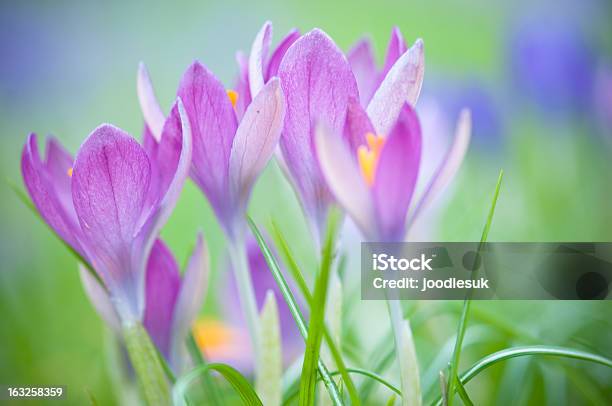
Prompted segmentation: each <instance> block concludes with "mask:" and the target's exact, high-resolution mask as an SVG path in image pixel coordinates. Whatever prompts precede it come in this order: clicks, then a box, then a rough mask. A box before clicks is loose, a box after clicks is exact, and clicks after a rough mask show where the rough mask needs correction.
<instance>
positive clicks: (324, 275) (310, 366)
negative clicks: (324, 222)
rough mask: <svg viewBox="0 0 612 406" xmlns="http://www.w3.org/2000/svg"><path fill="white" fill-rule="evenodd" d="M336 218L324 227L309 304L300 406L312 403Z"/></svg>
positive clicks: (321, 338) (323, 324)
mask: <svg viewBox="0 0 612 406" xmlns="http://www.w3.org/2000/svg"><path fill="white" fill-rule="evenodd" d="M337 225H338V221H337V219H335V218H333V217H332V218H331V219H330V222H329V225H328V227H327V236H326V238H325V245H324V247H323V255H322V259H321V268H320V270H319V274H318V275H317V279H316V282H315V288H314V294H313V296H312V304H311V307H310V322H309V324H308V337H307V338H306V348H305V349H304V363H303V364H302V376H301V378H300V398H299V404H300V405H301V406H310V405H313V404H314V403H315V388H316V383H317V364H318V362H319V355H320V353H321V342H322V341H323V330H324V326H325V302H326V300H327V290H328V286H329V276H330V273H331V267H332V262H333V256H334V252H333V251H334V243H335V237H336V229H337Z"/></svg>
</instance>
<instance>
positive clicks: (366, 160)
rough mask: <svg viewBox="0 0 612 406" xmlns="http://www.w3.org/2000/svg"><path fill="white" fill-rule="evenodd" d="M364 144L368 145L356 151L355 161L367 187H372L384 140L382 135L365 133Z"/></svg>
mask: <svg viewBox="0 0 612 406" xmlns="http://www.w3.org/2000/svg"><path fill="white" fill-rule="evenodd" d="M366 142H367V144H368V145H367V146H366V145H361V146H360V147H359V148H358V149H357V159H358V162H359V168H360V169H361V175H362V176H363V178H364V179H365V181H366V183H367V184H368V186H372V185H373V184H374V175H375V174H376V167H377V165H378V158H380V152H381V151H382V147H383V145H384V144H385V139H384V138H383V136H382V135H375V134H372V133H367V134H366Z"/></svg>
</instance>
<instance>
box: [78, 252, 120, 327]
mask: <svg viewBox="0 0 612 406" xmlns="http://www.w3.org/2000/svg"><path fill="white" fill-rule="evenodd" d="M79 275H80V276H81V283H82V284H83V289H85V294H86V295H87V297H88V298H89V301H90V302H91V304H92V305H93V307H94V309H95V310H96V312H98V314H99V315H100V317H102V320H104V322H105V323H106V324H108V326H109V327H110V328H111V330H113V332H115V333H116V334H118V335H121V321H120V320H119V316H117V312H116V311H115V308H114V307H113V303H112V302H111V300H110V297H109V296H108V292H107V291H106V289H104V287H103V286H102V285H100V282H98V280H97V279H96V278H94V277H93V276H92V275H91V272H90V271H89V270H88V269H86V268H85V265H83V264H81V263H79Z"/></svg>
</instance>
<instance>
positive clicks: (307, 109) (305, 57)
mask: <svg viewBox="0 0 612 406" xmlns="http://www.w3.org/2000/svg"><path fill="white" fill-rule="evenodd" d="M398 49H402V48H401V47H400V46H398ZM397 52H399V51H397ZM422 73H423V46H422V42H421V41H420V40H417V42H416V43H415V45H414V46H413V47H412V48H411V49H409V50H407V51H406V52H404V53H403V54H402V55H401V56H400V57H399V58H398V59H397V60H396V61H395V63H393V64H392V67H391V68H390V69H389V70H388V72H387V74H386V76H385V77H384V79H383V80H382V83H381V84H380V86H378V88H377V89H376V91H375V93H374V95H373V96H372V98H371V101H370V102H369V104H368V108H367V112H368V115H369V117H370V118H371V120H372V124H371V125H370V127H372V125H373V127H374V128H375V129H376V133H377V134H387V133H388V132H389V131H390V130H391V126H392V125H393V123H394V122H395V121H396V119H397V117H398V116H399V114H400V110H401V108H402V105H403V104H404V103H405V102H406V101H408V102H410V103H412V104H414V103H415V102H416V99H417V97H418V93H419V91H420V88H421V81H422V77H423V76H422ZM278 74H279V77H280V79H281V86H282V87H283V90H284V93H285V97H286V102H287V114H286V116H285V126H284V129H283V135H282V137H281V140H280V146H281V151H282V154H283V158H284V162H285V165H286V167H287V172H288V175H289V177H290V178H291V180H292V183H293V185H294V187H295V189H296V192H297V194H298V196H299V197H300V201H301V203H302V206H303V208H304V212H305V213H306V217H307V219H308V221H309V223H310V226H311V229H312V230H313V235H314V237H315V239H320V236H321V230H322V226H323V224H324V222H325V219H326V217H327V212H328V208H329V205H330V204H331V203H332V202H333V197H332V194H331V193H330V191H329V188H328V186H327V183H326V181H325V178H324V177H323V174H322V173H321V169H320V167H319V162H318V159H317V156H316V152H315V146H314V133H315V123H322V124H324V125H325V126H326V127H327V128H328V129H329V132H328V134H330V136H333V137H336V136H338V137H340V136H343V137H345V138H347V141H348V142H349V144H351V145H353V140H352V137H353V134H354V133H355V131H354V130H355V129H354V128H353V127H356V128H358V129H359V130H363V129H364V123H363V122H364V120H368V118H367V116H366V115H365V112H364V111H363V109H362V108H361V105H360V99H359V90H358V88H357V82H356V80H355V76H354V75H353V72H352V70H351V66H350V65H349V63H348V61H347V59H346V58H345V56H344V54H343V53H342V51H340V49H339V48H338V47H337V46H336V44H335V43H334V42H333V41H332V39H331V38H330V37H329V36H328V35H327V34H325V33H324V32H323V31H321V30H318V29H315V30H313V31H311V32H309V33H307V34H305V35H304V36H302V37H301V38H300V39H298V40H297V41H296V42H295V43H294V44H293V45H292V46H291V47H290V48H289V49H288V50H287V53H286V54H285V57H284V58H283V60H282V61H281V65H280V67H279V71H278ZM368 121H369V120H368ZM360 136H361V137H362V138H363V137H365V133H362V134H360Z"/></svg>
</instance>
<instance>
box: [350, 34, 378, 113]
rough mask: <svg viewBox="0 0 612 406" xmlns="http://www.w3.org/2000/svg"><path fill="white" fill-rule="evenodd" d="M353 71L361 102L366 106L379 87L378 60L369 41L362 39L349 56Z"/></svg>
mask: <svg viewBox="0 0 612 406" xmlns="http://www.w3.org/2000/svg"><path fill="white" fill-rule="evenodd" d="M347 57H348V61H349V63H350V64H351V69H352V70H353V74H354V75H355V79H356V80H357V87H358V88H359V100H360V102H361V104H362V105H364V106H366V105H367V104H368V102H369V101H370V99H371V98H372V95H374V92H375V91H376V87H377V86H378V79H377V78H378V70H377V68H376V59H375V58H374V52H373V50H372V44H371V43H370V40H369V39H367V38H366V39H362V40H360V41H359V42H357V44H355V45H354V46H353V48H351V49H350V50H349V52H348V54H347Z"/></svg>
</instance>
